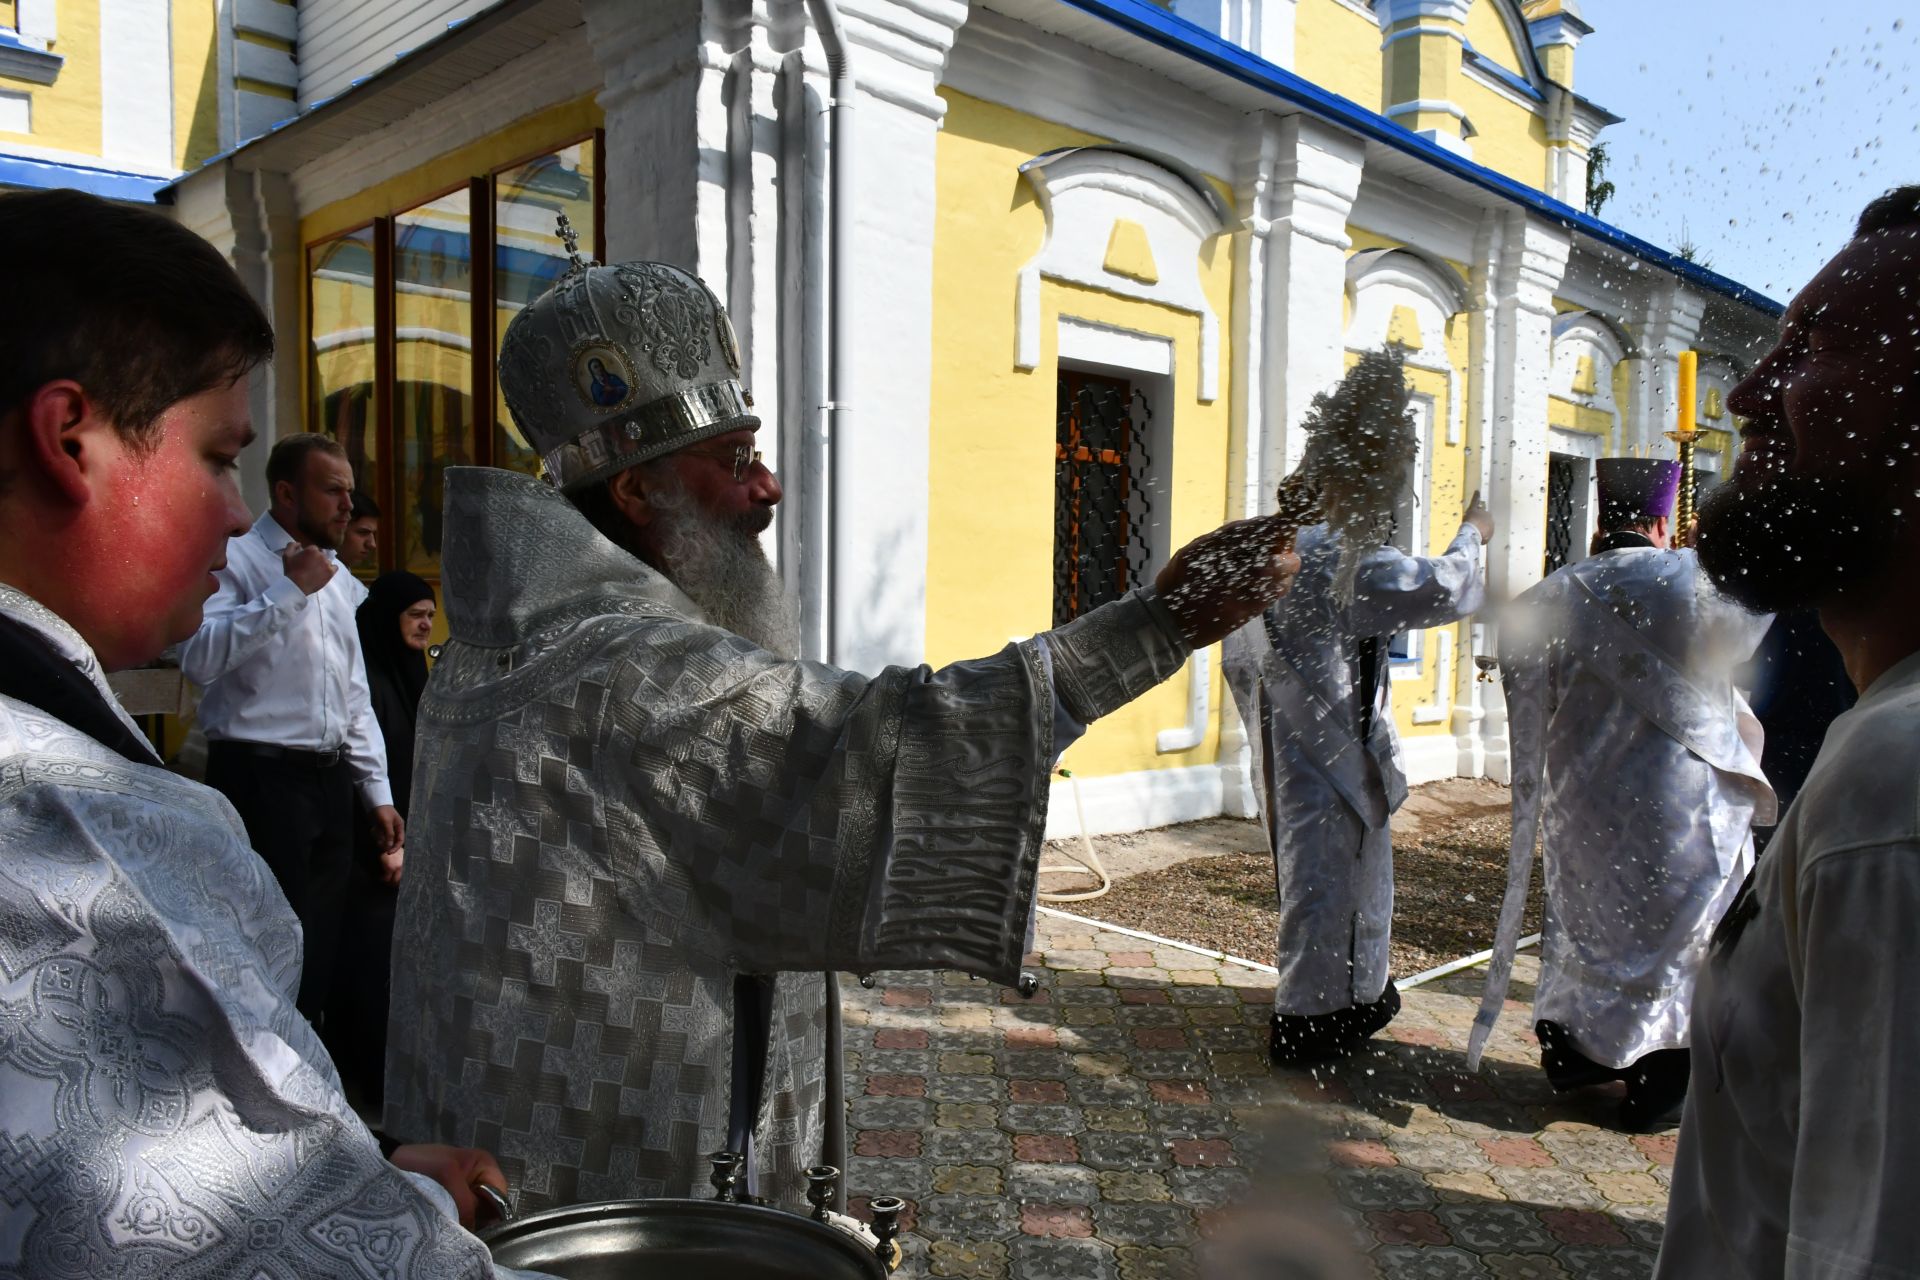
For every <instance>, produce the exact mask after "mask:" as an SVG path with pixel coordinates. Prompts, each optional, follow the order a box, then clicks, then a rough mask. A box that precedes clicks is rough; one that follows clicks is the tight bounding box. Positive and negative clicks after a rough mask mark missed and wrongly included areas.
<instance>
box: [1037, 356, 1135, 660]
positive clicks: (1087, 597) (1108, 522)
mask: <svg viewBox="0 0 1920 1280" xmlns="http://www.w3.org/2000/svg"><path fill="white" fill-rule="evenodd" d="M1152 417H1153V415H1152V412H1151V410H1149V409H1148V407H1147V400H1146V397H1145V396H1143V395H1142V394H1141V393H1140V392H1139V391H1137V390H1135V389H1134V388H1133V387H1132V386H1131V385H1130V384H1128V383H1126V382H1124V381H1122V380H1120V379H1118V378H1103V377H1100V376H1099V375H1097V374H1090V373H1080V372H1077V371H1073V370H1062V371H1061V373H1060V381H1059V396H1058V414H1057V419H1056V422H1055V429H1054V470H1053V476H1054V480H1053V625H1054V626H1056V627H1057V626H1061V625H1063V624H1065V623H1068V622H1071V621H1073V619H1075V618H1077V617H1079V616H1080V615H1081V614H1083V613H1085V612H1087V611H1088V610H1089V609H1094V608H1097V607H1099V606H1100V605H1103V604H1105V603H1107V602H1108V601H1109V600H1117V599H1119V598H1120V597H1121V596H1123V595H1125V594H1126V593H1127V592H1128V591H1130V590H1132V589H1133V588H1135V587H1137V586H1139V585H1140V584H1141V582H1142V581H1143V579H1144V576H1145V574H1146V569H1147V558H1148V547H1147V536H1146V535H1147V528H1148V525H1149V523H1150V521H1149V517H1150V515H1151V510H1150V508H1149V505H1148V497H1147V483H1146V480H1147V468H1148V467H1149V466H1150V465H1151V462H1152V459H1151V458H1150V457H1149V456H1148V452H1147V442H1148V440H1149V438H1150V435H1151V433H1150V431H1149V429H1148V428H1149V425H1150V423H1151V421H1152Z"/></svg>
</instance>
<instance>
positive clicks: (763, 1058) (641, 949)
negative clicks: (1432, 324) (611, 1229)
mask: <svg viewBox="0 0 1920 1280" xmlns="http://www.w3.org/2000/svg"><path fill="white" fill-rule="evenodd" d="M596 366H597V369H596ZM738 372H739V357H738V354H737V353H736V351H735V349H734V345H733V335H732V331H731V329H730V327H729V325H728V321H727V317H726V313H725V312H724V310H722V309H721V307H720V305H719V303H718V301H717V300H716V299H715V298H714V297H713V296H712V294H711V293H710V292H709V291H708V290H707V288H706V287H705V286H704V285H703V284H701V283H700V282H699V281H698V280H696V279H694V278H693V277H692V276H689V275H687V274H686V273H684V272H682V271H679V270H678V269H676V268H673V267H668V266H665V265H662V264H657V263H623V264H618V265H615V266H595V265H590V264H587V263H585V262H582V261H580V260H579V259H577V258H576V260H575V264H574V266H573V268H572V269H571V270H570V271H569V272H568V273H567V274H566V275H565V276H563V278H562V279H561V280H560V282H559V283H557V284H556V285H555V287H554V288H553V289H552V290H551V291H549V292H548V293H547V294H546V295H544V296H543V297H542V298H541V299H540V300H538V301H536V302H535V303H534V304H533V305H532V306H530V307H528V308H527V309H526V310H525V311H523V312H521V314H520V315H519V316H517V317H516V318H515V319H514V322H513V324H512V325H511V326H510V327H509V329H508V332H507V336H506V340H505V343H504V345H503V348H502V354H501V367H500V385H501V388H502V390H503V391H504V393H505V395H506V398H507V403H508V405H509V407H510V408H511V410H512V412H513V415H514V419H515V421H516V422H517V423H518V424H519V426H520V428H521V430H522V431H523V432H525V433H526V435H527V437H528V438H529V439H530V440H532V441H533V442H534V443H535V445H536V447H538V448H539V449H540V450H541V451H542V454H543V457H544V460H545V464H546V470H547V476H548V479H549V480H550V481H551V482H552V483H542V482H540V481H537V480H534V479H531V478H529V477H526V476H522V475H517V474H514V473H511V472H506V471H494V470H484V469H477V468H466V469H453V470H450V471H449V472H448V479H447V504H446V512H447V524H446V529H447V541H446V550H445V553H444V561H443V564H444V579H443V586H444V591H445V598H446V606H447V617H448V624H449V632H450V637H451V638H450V639H449V641H448V643H447V645H446V647H445V650H444V652H443V654H442V657H441V659H440V662H439V664H438V665H437V666H436V668H435V669H434V672H433V676H432V679H431V681H430V683H429V685H428V688H427V692H426V696H425V698H424V699H423V701H422V702H421V705H420V713H419V727H418V748H417V752H416V759H417V761H418V763H417V767H416V773H415V777H414V787H413V795H414V805H413V811H412V813H411V814H410V815H409V816H410V819H411V823H412V830H411V835H410V837H409V840H408V862H407V872H406V876H405V878H404V879H403V881H402V882H401V887H400V903H399V917H398V921H397V924H396V927H395V930H394V938H395V944H394V960H393V975H394V980H393V1000H392V1011H391V1030H390V1034H389V1041H388V1044H389V1049H388V1070H387V1097H386V1118H387V1127H388V1129H389V1131H390V1132H393V1133H395V1134H400V1135H405V1136H407V1137H409V1138H412V1139H416V1140H421V1139H427V1138H434V1139H437V1140H441V1141H453V1140H455V1138H456V1135H469V1137H470V1138H471V1139H472V1140H473V1141H474V1142H476V1143H485V1144H487V1145H488V1147H489V1149H492V1150H496V1151H498V1153H499V1155H500V1157H501V1162H502V1165H503V1166H504V1168H505V1169H506V1171H507V1174H508V1176H509V1178H510V1179H511V1180H512V1182H513V1184H514V1188H515V1194H516V1196H517V1199H518V1202H519V1206H520V1208H521V1209H523V1210H525V1209H532V1208H539V1207H543V1206H549V1205H554V1204H564V1203H570V1202H574V1201H582V1200H595V1199H602V1198H610V1197H630V1196H661V1195H669V1196H672V1195H687V1194H691V1193H693V1192H694V1191H696V1190H697V1189H699V1188H701V1187H703V1186H704V1185H705V1180H706V1176H707V1170H708V1163H707V1156H708V1154H709V1153H712V1152H714V1151H716V1150H719V1149H723V1148H724V1149H730V1150H736V1151H744V1152H745V1153H746V1155H747V1157H748V1160H747V1167H748V1169H749V1171H750V1172H749V1178H750V1181H752V1182H753V1183H754V1184H755V1186H756V1188H757V1190H758V1192H759V1193H760V1194H763V1195H767V1196H771V1197H774V1198H776V1199H781V1200H786V1201H793V1200H796V1199H797V1198H798V1193H799V1191H800V1190H801V1189H802V1187H803V1185H804V1184H803V1181H802V1176H801V1175H802V1171H803V1170H804V1169H805V1168H806V1167H807V1166H809V1165H811V1164H814V1163H815V1162H817V1161H819V1160H821V1159H822V1156H823V1152H824V1153H825V1154H826V1157H827V1158H828V1159H829V1160H831V1161H835V1162H837V1153H836V1152H835V1151H834V1147H835V1142H834V1139H833V1137H832V1135H831V1134H830V1133H829V1132H828V1126H829V1125H830V1124H832V1123H834V1122H835V1121H837V1120H838V1118H839V1117H840V1116H841V1115H842V1111H841V1107H842V1100H841V1092H840V1082H839V1081H840V1062H839V1054H838V1052H837V1050H830V1046H831V1045H832V1043H833V1040H832V1035H831V1033H832V1029H833V1025H834V1020H835V1019H836V1018H837V1016H838V1007H839V1005H838V1001H839V993H838V990H837V988H836V987H835V986H834V985H833V984H832V983H830V982H827V981H823V977H822V974H823V972H824V971H829V970H850V971H854V972H866V971H871V970H874V969H882V968H914V969H930V968H956V969H961V970H965V971H967V972H969V973H972V974H976V975H979V976H983V977H987V978H991V979H993V980H994V981H997V982H1001V983H1007V984H1017V983H1019V982H1021V977H1022V975H1021V973H1020V959H1021V956H1022V954H1023V953H1024V951H1025V949H1026V942H1027V937H1028V930H1029V920H1030V916H1031V912H1032V908H1033V894H1034V879H1035V871H1036V867H1037V863H1038V858H1039V853H1040V849H1041V837H1042V832H1043V830H1044V828H1045V820H1046V802H1047V794H1048V775H1049V771H1050V769H1051V766H1052V764H1053V761H1054V760H1055V758H1056V756H1057V754H1058V752H1059V751H1060V750H1061V749H1062V747H1063V746H1064V745H1065V744H1066V742H1067V741H1069V740H1070V739H1071V737H1072V736H1073V735H1074V734H1076V733H1078V732H1079V731H1080V728H1081V726H1083V725H1085V724H1086V723H1088V722H1090V721H1092V720H1094V719H1095V718H1097V717H1099V716H1101V715H1104V714H1106V713H1107V712H1109V711H1112V710H1113V709H1115V708H1117V707H1119V706H1121V705H1122V704H1124V703H1125V702H1127V701H1128V700H1129V699H1131V698H1133V697H1136V696H1138V695H1139V694H1141V693H1143V692H1145V691H1146V690H1147V689H1150V688H1152V687H1153V686H1154V685H1156V684H1158V683H1159V682H1160V681H1162V680H1165V679H1166V678H1168V677H1169V676H1171V675H1172V674H1173V673H1174V672H1176V671H1178V670H1180V669H1181V667H1182V666H1183V664H1184V663H1185V661H1186V658H1187V656H1188V654H1189V653H1190V652H1191V650H1192V648H1193V646H1194V645H1196V644H1207V643H1211V642H1212V641H1213V640H1215V639H1218V638H1219V637H1220V636H1221V635H1224V634H1225V633H1226V631H1228V630H1230V629H1232V627H1234V626H1237V625H1239V623H1240V622H1241V621H1244V620H1245V619H1246V618H1247V617H1250V616H1252V615H1253V614H1255V613H1257V612H1258V611H1259V610H1260V609H1261V608H1263V607H1265V605H1266V603H1268V602H1269V601H1270V600H1271V599H1272V598H1274V595H1275V594H1276V593H1277V591H1278V590H1280V589H1281V587H1282V586H1283V584H1284V580H1285V578H1286V576H1287V572H1288V571H1289V570H1290V569H1291V567H1292V566H1293V561H1292V559H1291V557H1290V556H1285V555H1282V556H1278V557H1276V555H1275V554H1274V551H1275V547H1276V545H1278V543H1279V541H1280V537H1281V535H1280V533H1279V529H1278V526H1277V525H1276V524H1273V523H1271V522H1268V521H1249V522H1243V523H1242V524H1241V525H1238V526H1229V528H1228V529H1227V530H1225V531H1222V532H1221V533H1220V534H1216V535H1210V537H1209V538H1207V539H1202V540H1201V541H1200V542H1199V543H1196V544H1194V546H1193V547H1191V548H1189V549H1188V550H1187V551H1183V552H1182V553H1181V555H1179V556H1177V557H1175V561H1174V563H1173V565H1171V566H1169V569H1168V571H1166V572H1165V573H1163V574H1162V575H1161V577H1160V578H1159V580H1158V583H1157V586H1156V588H1155V589H1143V590H1140V591H1136V592H1133V593H1131V594H1128V595H1126V596H1124V597H1122V598H1120V599H1118V600H1115V601H1112V602H1110V603H1108V604H1105V605H1103V606H1101V607H1100V608H1098V609H1095V610H1093V611H1091V612H1089V613H1087V614H1086V615H1084V616H1083V617H1081V618H1079V619H1077V620H1076V621H1074V622H1072V623H1070V624H1068V625H1067V626H1065V627H1062V628H1059V629H1057V630H1054V631H1051V632H1048V633H1046V634H1044V635H1041V636H1038V637H1035V638H1033V639H1030V640H1024V641H1020V642H1018V643H1015V644H1010V645H1008V646H1007V647H1006V648H1005V649H1003V650H1002V651H1001V652H999V653H998V654H995V655H993V656H990V657H986V658H981V659H978V660H976V661H971V662H960V663H956V664H954V665H952V666H949V667H946V668H943V669H941V670H939V671H932V670H929V669H928V668H926V667H919V668H913V669H909V668H904V667H890V668H887V669H886V670H884V671H881V672H879V673H877V674H875V675H872V676H867V675H862V674H858V673H855V672H851V671H842V670H837V669H834V668H832V667H829V666H826V665H823V664H820V663H816V662H803V661H795V660H793V659H792V658H791V657H790V656H787V654H788V653H790V652H791V648H792V635H791V632H790V629H789V628H788V627H786V626H783V625H782V609H783V603H782V602H783V597H782V595H781V593H780V591H779V584H778V580H777V578H776V576H775V575H774V574H773V572H772V570H771V568H770V567H769V566H768V564H767V562H766V560H765V557H764V555H763V554H762V553H761V552H760V549H759V544H758V541H757V535H758V534H759V533H760V531H761V530H763V529H765V528H766V527H767V525H768V523H769V522H770V521H771V519H772V514H773V506H774V504H775V503H776V502H778V500H779V498H780V485H779V482H778V481H777V480H776V479H775V478H774V476H773V474H772V472H770V471H769V470H768V469H767V468H766V467H764V466H762V465H761V462H760V455H759V453H758V452H756V451H755V449H754V435H753V433H754V430H755V429H756V428H757V427H758V425H759V424H758V419H757V418H756V417H754V416H753V414H751V413H750V412H749V402H748V400H747V398H746V396H745V393H744V392H743V390H742V388H741V386H740V383H739V381H738ZM609 377H611V379H613V380H617V383H618V385H619V388H620V389H621V392H622V394H621V395H619V396H609V395H608V394H605V388H606V387H607V386H609V385H612V383H611V382H610V380H609ZM1216 614H1217V618H1216V616H1215V615H1216ZM1206 618H1213V619H1215V620H1213V621H1205V620H1204V619H1206ZM866 1190H869V1191H871V1192H874V1193H885V1192H886V1191H887V1190H888V1189H887V1188H885V1187H874V1188H867V1189H866Z"/></svg>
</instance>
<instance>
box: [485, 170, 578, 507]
mask: <svg viewBox="0 0 1920 1280" xmlns="http://www.w3.org/2000/svg"><path fill="white" fill-rule="evenodd" d="M593 151H594V145H593V140H592V139H590V138H589V139H586V140H584V141H581V142H577V143H575V144H573V145H572V146H569V147H562V148H560V149H559V150H558V151H554V152H550V153H548V154H547V155H543V156H538V157H536V158H534V159H532V160H529V161H527V162H526V163H525V164H519V165H515V166H514V167H513V168H511V169H503V170H502V171H501V172H500V173H499V174H497V175H496V176H495V178H494V188H493V189H494V206H493V218H494V251H493V298H494V327H493V332H494V341H495V343H496V346H495V354H496V356H497V355H498V352H499V348H498V345H497V344H498V343H499V341H500V339H502V338H504V337H505V336H506V332H507V325H508V324H509V323H511V322H512V320H513V317H514V316H515V315H517V314H519V312H520V309H521V308H522V307H524V306H526V305H527V304H528V303H530V302H532V301H533V300H534V299H535V298H538V297H539V296H540V295H541V294H543V293H545V292H546V291H547V290H548V288H550V287H551V286H552V285H553V282H554V281H555V280H557V279H559V278H560V273H561V272H563V271H565V270H566V267H567V253H566V250H565V248H563V247H562V246H561V244H560V240H559V237H558V236H557V235H556V234H555V231H554V225H555V220H556V219H557V218H558V217H559V215H561V214H563V213H564V214H566V215H567V219H568V221H570V222H571V223H572V224H573V225H574V227H576V228H577V229H578V230H579V232H580V237H581V252H582V253H583V254H584V253H588V252H590V251H591V249H592V247H593V242H592V238H591V237H592V236H593V233H594V197H593V184H594V177H595V175H594V172H593ZM493 462H494V465H495V466H499V467H512V468H514V469H515V470H518V471H525V472H528V473H537V472H538V471H539V469H540V459H539V457H538V456H537V455H536V454H535V453H534V451H533V450H532V449H531V448H530V447H529V446H528V444H527V441H526V439H525V438H524V437H523V436H522V435H521V434H520V432H519V430H518V428H516V427H515V426H514V425H513V417H512V415H511V414H509V413H508V412H507V405H506V401H505V400H504V399H501V398H500V396H499V393H498V391H497V390H496V392H495V394H494V434H493Z"/></svg>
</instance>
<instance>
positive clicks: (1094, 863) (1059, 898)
mask: <svg viewBox="0 0 1920 1280" xmlns="http://www.w3.org/2000/svg"><path fill="white" fill-rule="evenodd" d="M1059 774H1060V776H1061V777H1063V778H1065V779H1066V780H1067V785H1068V786H1070V787H1072V788H1073V813H1074V816H1075V817H1076V818H1078V819H1079V820H1080V848H1081V851H1082V852H1081V854H1073V853H1069V854H1068V855H1067V856H1068V857H1070V858H1073V859H1074V861H1072V862H1064V863H1055V864H1054V865H1053V866H1046V865H1042V866H1041V867H1040V869H1039V871H1038V872H1037V873H1036V875H1042V876H1043V875H1046V874H1047V873H1048V872H1050V871H1053V872H1059V871H1071V872H1073V873H1074V874H1075V875H1090V876H1092V877H1093V878H1094V879H1096V880H1098V881H1099V882H1100V887H1099V888H1098V889H1087V890H1084V891H1082V892H1080V893H1050V892H1048V891H1047V890H1045V889H1040V890H1037V891H1036V892H1035V894H1034V896H1035V897H1037V898H1039V899H1040V901H1042V902H1086V901H1087V900H1088V899H1091V898H1097V897H1099V896H1100V895H1102V894H1104V893H1105V892H1106V891H1107V890H1109V889H1111V888H1113V877H1111V876H1109V875H1108V874H1107V869H1106V867H1104V866H1102V865H1101V863H1100V855H1099V854H1097V853H1095V852H1094V851H1093V841H1092V839H1090V838H1089V837H1088V835H1087V810H1086V806H1085V805H1083V804H1081V803H1080V779H1078V778H1076V777H1074V776H1073V772H1072V770H1070V769H1061V770H1059Z"/></svg>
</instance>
